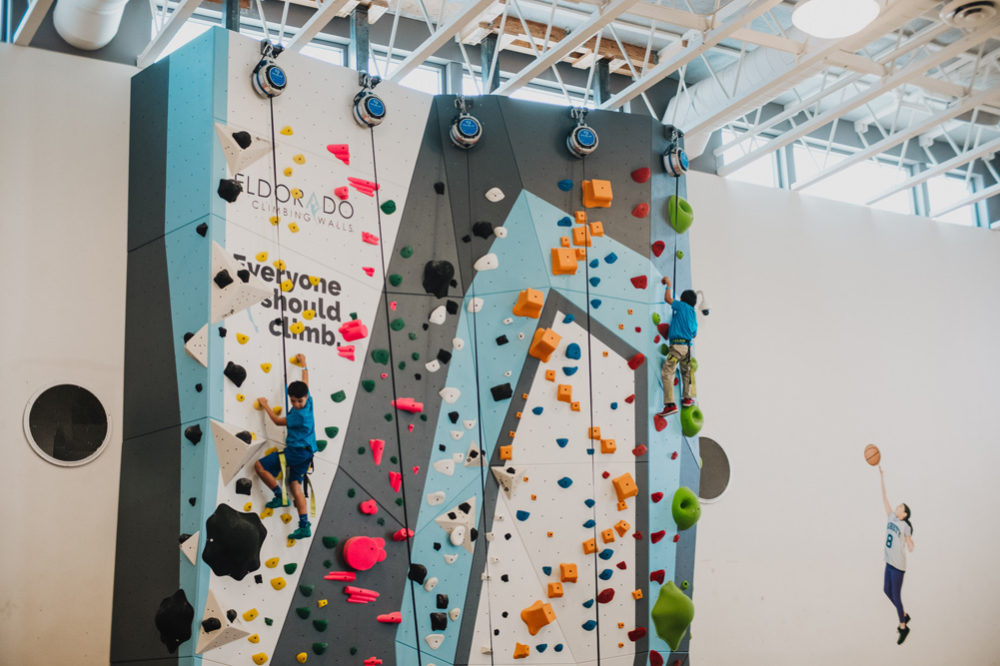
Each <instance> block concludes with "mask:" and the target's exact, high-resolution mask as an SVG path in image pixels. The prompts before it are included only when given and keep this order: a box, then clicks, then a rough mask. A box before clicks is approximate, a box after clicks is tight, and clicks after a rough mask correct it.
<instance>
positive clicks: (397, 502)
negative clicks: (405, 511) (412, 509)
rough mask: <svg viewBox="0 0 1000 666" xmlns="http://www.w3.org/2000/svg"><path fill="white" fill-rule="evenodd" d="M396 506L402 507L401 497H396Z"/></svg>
mask: <svg viewBox="0 0 1000 666" xmlns="http://www.w3.org/2000/svg"><path fill="white" fill-rule="evenodd" d="M396 506H403V498H402V497H397V498H396Z"/></svg>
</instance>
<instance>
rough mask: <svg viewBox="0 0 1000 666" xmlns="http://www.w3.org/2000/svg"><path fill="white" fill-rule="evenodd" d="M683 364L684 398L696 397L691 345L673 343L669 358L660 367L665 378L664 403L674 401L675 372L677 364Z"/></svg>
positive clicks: (668, 354) (668, 353) (682, 382)
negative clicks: (692, 372)
mask: <svg viewBox="0 0 1000 666" xmlns="http://www.w3.org/2000/svg"><path fill="white" fill-rule="evenodd" d="M678 363H679V364H680V366H681V385H682V387H683V391H684V393H683V395H684V399H685V400H687V399H689V398H690V399H694V395H695V390H694V378H693V377H692V375H691V346H690V345H679V344H671V345H670V347H668V348H667V358H666V359H664V361H663V366H662V368H661V369H660V373H661V376H662V378H663V403H664V404H666V403H669V402H673V401H674V373H675V372H676V371H677V364H678Z"/></svg>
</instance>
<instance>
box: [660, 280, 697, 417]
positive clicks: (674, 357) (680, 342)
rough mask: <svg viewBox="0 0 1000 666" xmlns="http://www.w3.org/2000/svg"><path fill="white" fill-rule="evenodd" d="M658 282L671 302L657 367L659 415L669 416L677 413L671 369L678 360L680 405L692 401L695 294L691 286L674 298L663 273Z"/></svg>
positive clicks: (666, 298)
mask: <svg viewBox="0 0 1000 666" xmlns="http://www.w3.org/2000/svg"><path fill="white" fill-rule="evenodd" d="M661 282H662V283H663V284H665V285H666V286H667V289H666V291H665V292H664V294H663V300H665V301H666V302H667V303H669V304H670V307H671V310H672V313H671V316H670V339H669V340H668V342H669V346H668V347H667V358H665V359H664V361H663V366H662V368H661V369H660V374H661V375H662V377H663V410H662V411H661V412H660V413H659V416H669V415H670V414H674V413H676V412H677V404H676V403H675V402H674V372H675V371H676V370H677V364H678V363H680V366H681V384H682V385H683V390H684V393H683V400H681V404H682V405H683V406H684V407H690V406H691V405H693V404H694V391H693V387H692V382H691V341H692V340H694V337H695V336H696V335H698V316H697V315H696V314H695V311H694V306H695V304H696V303H697V302H698V295H697V294H696V293H695V292H693V291H691V290H690V289H685V290H684V292H683V293H681V298H680V300H675V299H674V297H673V295H672V294H671V293H670V278H668V277H666V276H664V278H663V280H661Z"/></svg>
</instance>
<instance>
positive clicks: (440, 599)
mask: <svg viewBox="0 0 1000 666" xmlns="http://www.w3.org/2000/svg"><path fill="white" fill-rule="evenodd" d="M437 607H438V608H447V607H448V595H447V594H439V595H437Z"/></svg>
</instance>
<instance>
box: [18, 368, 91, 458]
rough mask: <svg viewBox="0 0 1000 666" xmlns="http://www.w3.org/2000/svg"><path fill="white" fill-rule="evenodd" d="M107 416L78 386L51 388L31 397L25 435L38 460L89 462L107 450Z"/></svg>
mask: <svg viewBox="0 0 1000 666" xmlns="http://www.w3.org/2000/svg"><path fill="white" fill-rule="evenodd" d="M110 421H111V419H110V416H109V414H108V412H107V410H106V409H105V408H104V405H103V404H101V401H100V400H99V399H98V398H97V396H95V395H94V394H93V393H92V392H90V391H89V390H87V389H85V388H83V387H82V386H79V385H77V384H59V385H57V386H50V387H48V388H46V389H43V390H41V391H39V392H38V393H36V394H35V395H33V396H31V399H30V400H28V405H27V407H25V409H24V434H25V436H26V437H27V439H28V443H30V444H31V447H32V448H33V449H34V450H35V453H37V454H38V455H39V456H41V457H42V458H44V459H45V460H47V461H49V462H50V463H53V464H55V465H61V466H64V467H74V466H77V465H83V464H85V463H88V462H90V461H91V460H93V459H94V458H96V457H97V456H99V455H100V454H101V452H102V451H104V449H105V448H106V447H107V444H108V440H109V439H110V435H111V427H110Z"/></svg>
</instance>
